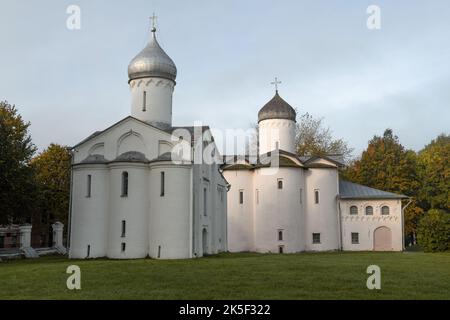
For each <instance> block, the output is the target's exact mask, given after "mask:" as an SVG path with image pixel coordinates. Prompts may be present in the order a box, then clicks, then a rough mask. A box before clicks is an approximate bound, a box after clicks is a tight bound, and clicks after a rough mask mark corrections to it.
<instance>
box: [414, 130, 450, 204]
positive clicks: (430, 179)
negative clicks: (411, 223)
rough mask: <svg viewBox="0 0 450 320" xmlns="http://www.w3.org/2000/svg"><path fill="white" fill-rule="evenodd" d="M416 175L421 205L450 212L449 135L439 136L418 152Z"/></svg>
mask: <svg viewBox="0 0 450 320" xmlns="http://www.w3.org/2000/svg"><path fill="white" fill-rule="evenodd" d="M418 175H419V179H420V181H421V183H422V185H421V188H420V191H419V194H418V198H419V200H420V202H421V205H422V206H423V207H424V208H425V209H426V210H428V209H431V208H433V209H443V210H446V211H447V212H450V135H445V134H441V135H440V136H438V137H437V138H436V139H435V140H433V141H431V143H430V144H428V145H427V146H425V148H424V149H423V150H421V151H420V152H419V154H418Z"/></svg>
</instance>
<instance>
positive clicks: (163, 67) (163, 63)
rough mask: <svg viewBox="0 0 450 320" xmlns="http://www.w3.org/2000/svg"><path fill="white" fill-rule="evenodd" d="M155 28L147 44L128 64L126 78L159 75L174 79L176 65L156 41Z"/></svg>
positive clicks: (132, 78)
mask: <svg viewBox="0 0 450 320" xmlns="http://www.w3.org/2000/svg"><path fill="white" fill-rule="evenodd" d="M155 31H156V30H155V29H153V30H152V37H151V39H150V41H149V43H148V44H147V46H146V47H145V48H144V49H143V50H142V51H141V52H139V54H138V55H137V56H136V57H134V58H133V60H131V62H130V64H129V65H128V78H129V79H130V81H131V80H134V79H139V78H145V77H161V78H166V79H170V80H172V81H175V78H176V77H177V67H176V66H175V63H174V62H173V61H172V59H170V57H169V56H168V55H167V54H166V53H165V52H164V50H163V49H162V48H161V47H160V45H159V43H158V41H156V35H155Z"/></svg>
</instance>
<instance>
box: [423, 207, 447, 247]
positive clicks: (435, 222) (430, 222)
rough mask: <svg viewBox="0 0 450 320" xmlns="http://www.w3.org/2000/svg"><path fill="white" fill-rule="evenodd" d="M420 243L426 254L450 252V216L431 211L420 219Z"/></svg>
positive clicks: (437, 210) (440, 211)
mask: <svg viewBox="0 0 450 320" xmlns="http://www.w3.org/2000/svg"><path fill="white" fill-rule="evenodd" d="M417 232H418V237H417V238H418V242H419V245H420V246H421V247H422V248H423V250H424V251H425V252H438V251H446V250H450V214H449V213H446V212H445V211H443V210H439V209H431V210H430V211H428V212H427V214H426V215H425V216H423V217H422V219H420V222H419V226H418V231H417Z"/></svg>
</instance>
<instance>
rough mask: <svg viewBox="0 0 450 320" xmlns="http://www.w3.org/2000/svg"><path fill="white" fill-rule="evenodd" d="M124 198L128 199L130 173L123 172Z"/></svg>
mask: <svg viewBox="0 0 450 320" xmlns="http://www.w3.org/2000/svg"><path fill="white" fill-rule="evenodd" d="M122 197H128V172H126V171H124V172H122Z"/></svg>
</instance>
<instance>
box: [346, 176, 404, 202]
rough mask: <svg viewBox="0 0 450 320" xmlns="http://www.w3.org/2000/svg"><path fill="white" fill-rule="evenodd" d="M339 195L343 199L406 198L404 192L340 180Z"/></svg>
mask: <svg viewBox="0 0 450 320" xmlns="http://www.w3.org/2000/svg"><path fill="white" fill-rule="evenodd" d="M339 196H340V198H341V199H405V198H408V197H407V196H405V195H403V194H396V193H391V192H387V191H383V190H378V189H374V188H370V187H366V186H363V185H361V184H357V183H353V182H349V181H345V180H339Z"/></svg>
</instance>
